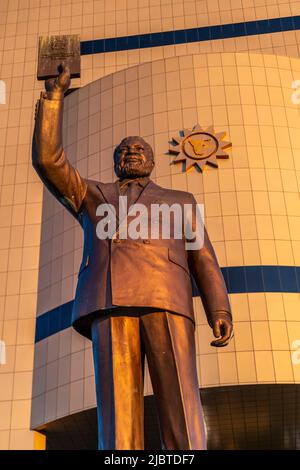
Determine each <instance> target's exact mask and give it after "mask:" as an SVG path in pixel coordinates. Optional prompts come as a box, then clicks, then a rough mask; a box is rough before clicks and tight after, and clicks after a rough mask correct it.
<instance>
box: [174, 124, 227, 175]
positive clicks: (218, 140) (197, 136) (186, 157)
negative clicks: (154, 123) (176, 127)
mask: <svg viewBox="0 0 300 470" xmlns="http://www.w3.org/2000/svg"><path fill="white" fill-rule="evenodd" d="M225 136H226V132H215V130H214V127H213V126H209V127H208V128H206V129H204V128H202V127H201V126H200V125H199V124H196V125H195V126H194V127H193V129H192V130H190V129H183V130H182V131H181V132H180V133H179V137H178V136H176V137H173V138H172V140H171V142H170V147H169V153H170V154H172V155H175V158H174V160H173V161H172V163H173V164H177V163H182V164H184V166H185V171H191V170H192V169H193V168H198V169H199V170H200V171H201V172H202V171H204V170H205V167H206V165H209V166H212V167H214V168H218V161H217V159H219V158H220V159H225V158H229V155H228V153H226V152H225V150H226V149H228V148H230V147H232V143H231V142H229V141H226V140H223V139H224V138H225Z"/></svg>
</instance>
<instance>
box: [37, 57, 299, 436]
mask: <svg viewBox="0 0 300 470" xmlns="http://www.w3.org/2000/svg"><path fill="white" fill-rule="evenodd" d="M299 74H300V60H298V59H289V58H286V57H281V56H274V55H261V54H260V55H258V54H248V53H224V54H197V55H188V56H185V57H179V58H169V59H164V60H159V61H155V62H152V63H146V64H142V65H139V66H135V67H132V68H129V69H127V70H125V71H120V72H117V73H115V74H112V75H109V76H107V77H104V78H102V79H100V80H97V81H95V82H93V83H91V84H89V85H87V86H85V87H84V88H81V89H80V90H78V91H75V92H73V93H72V94H71V95H70V96H68V97H67V98H66V105H65V113H64V146H65V149H66V152H67V155H68V157H69V159H70V160H71V161H72V162H73V163H74V164H75V165H76V167H77V168H78V170H79V171H80V172H81V174H82V175H83V176H85V177H89V178H92V179H99V180H101V181H104V182H106V181H107V182H108V181H113V179H114V174H113V167H112V153H113V149H114V147H115V145H116V144H117V143H118V142H119V141H120V139H121V138H123V137H124V136H126V135H141V136H143V137H144V138H145V139H146V140H147V141H149V142H150V143H151V144H152V145H153V147H154V151H155V156H156V166H155V170H154V174H153V179H154V180H155V181H156V182H157V183H158V184H160V185H162V186H165V187H168V188H172V189H182V190H188V191H191V192H192V193H193V194H194V195H195V196H196V199H197V200H198V202H203V203H204V205H205V223H206V226H207V229H208V232H209V235H210V238H211V241H212V243H213V245H214V248H215V251H216V254H217V257H218V260H219V263H220V265H221V267H222V269H223V273H224V276H225V278H226V281H227V285H228V289H229V292H230V300H231V305H232V309H233V316H234V320H235V337H234V340H233V341H232V342H231V344H230V346H229V347H227V348H221V349H214V348H212V347H210V345H209V343H210V341H211V339H212V333H211V330H210V328H209V327H208V325H207V324H206V319H205V316H204V313H203V309H202V306H201V302H200V300H199V298H195V300H194V301H195V311H196V318H197V329H196V334H197V357H198V372H199V380H200V384H201V387H202V388H206V387H216V386H224V385H227V386H229V385H238V384H239V385H246V384H263V383H266V384H272V383H278V384H279V383H281V384H283V383H284V384H286V383H291V384H292V383H299V382H300V363H299V354H298V353H297V350H296V349H297V347H299V339H300V318H299V294H298V292H299V277H298V278H297V275H298V276H299V268H298V269H297V266H299V258H300V249H299V243H300V239H299V237H300V235H299V234H300V225H299V223H300V217H299V216H300V211H299V169H300V163H299V161H300V160H299V157H300V139H299V128H300V115H299V108H298V107H297V105H295V104H294V103H293V101H292V97H291V95H292V92H293V90H292V88H291V83H292V82H293V81H294V80H296V79H297V77H298V76H299ZM197 123H199V124H200V125H201V126H203V127H206V126H207V127H208V126H210V125H211V124H213V125H214V129H215V131H216V132H221V131H226V132H227V137H226V139H227V140H230V141H231V142H232V149H231V150H228V153H229V159H225V160H223V159H219V160H218V164H219V168H218V169H216V168H211V167H206V169H205V171H204V172H203V173H202V174H200V173H198V172H196V171H195V170H193V171H190V172H188V173H186V172H184V171H183V170H182V166H181V165H180V164H177V165H170V163H171V162H172V160H173V158H172V157H171V155H168V154H167V152H168V147H169V145H168V142H169V141H170V139H171V138H172V137H173V136H177V135H178V132H179V131H180V130H181V129H183V128H190V129H191V128H192V127H193V126H194V125H195V124H197ZM42 214H43V223H42V235H41V251H40V269H39V294H38V315H39V317H38V319H37V340H38V341H37V343H36V351H35V370H34V381H33V400H32V427H33V428H36V427H38V426H41V425H43V424H45V423H47V422H51V421H53V420H55V419H58V418H60V417H63V416H66V415H69V414H72V413H75V412H78V411H81V410H84V409H88V408H91V407H94V406H95V393H94V379H93V364H92V354H91V343H90V342H89V341H88V340H86V339H84V338H82V337H80V336H79V335H78V334H77V333H76V332H74V331H73V330H72V329H71V328H70V327H68V325H69V324H68V321H69V320H68V318H69V317H68V315H69V313H68V312H69V311H70V305H71V304H70V303H69V302H71V301H72V299H73V297H74V289H75V286H76V281H77V272H78V268H79V264H80V261H81V255H82V233H81V229H80V227H79V226H78V225H77V224H76V222H75V221H73V220H72V218H71V216H69V215H68V214H67V212H66V211H65V210H64V209H63V208H62V207H61V206H60V205H59V204H58V203H57V202H56V201H55V200H54V198H53V197H52V196H51V195H50V194H49V193H48V192H45V194H44V199H43V210H42ZM297 341H298V343H297ZM145 393H146V394H151V393H152V390H151V384H150V380H149V377H148V374H147V378H146V387H145Z"/></svg>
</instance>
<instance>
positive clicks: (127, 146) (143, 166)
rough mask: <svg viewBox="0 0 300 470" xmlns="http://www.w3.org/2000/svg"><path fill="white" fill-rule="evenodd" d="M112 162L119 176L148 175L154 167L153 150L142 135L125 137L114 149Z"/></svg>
mask: <svg viewBox="0 0 300 470" xmlns="http://www.w3.org/2000/svg"><path fill="white" fill-rule="evenodd" d="M114 162H115V172H116V175H117V176H118V177H119V178H138V177H141V176H149V175H150V173H151V171H152V170H153V167H154V157H153V150H152V148H151V146H150V145H149V144H147V142H145V141H144V139H142V137H138V136H134V137H126V138H125V139H123V140H122V142H121V143H120V144H119V145H118V147H116V149H115V152H114Z"/></svg>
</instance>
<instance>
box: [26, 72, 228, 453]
mask: <svg viewBox="0 0 300 470" xmlns="http://www.w3.org/2000/svg"><path fill="white" fill-rule="evenodd" d="M59 72H60V73H59V76H58V77H57V78H56V79H50V80H47V81H46V92H42V93H41V98H40V100H39V101H38V103H37V109H36V125H35V131H34V138H33V153H32V159H33V166H34V168H35V169H36V171H37V173H38V174H39V176H40V178H41V179H42V181H43V182H44V183H45V185H46V186H47V188H48V189H49V190H50V191H51V193H52V194H53V195H54V196H55V197H56V198H57V199H58V200H59V201H60V202H61V203H62V204H63V205H64V206H65V207H66V208H67V209H68V210H69V211H70V213H71V214H72V215H73V216H74V217H75V218H76V219H77V220H78V222H79V224H80V225H81V227H82V228H83V230H84V251H83V260H82V264H81V267H80V270H79V276H78V284H77V290H76V296H75V300H74V306H73V326H74V328H75V329H76V330H77V331H78V332H79V333H81V334H82V335H84V336H86V337H87V338H90V339H92V342H93V355H94V365H95V379H96V395H97V407H98V435H99V438H98V442H99V449H106V450H113V449H128V450H133V449H143V448H144V435H143V434H144V429H143V395H144V394H143V373H144V359H145V355H146V357H147V361H148V365H149V372H150V376H151V381H152V386H153V390H154V394H155V397H156V401H157V408H158V414H159V423H160V430H161V438H162V446H163V448H165V449H174V450H179V449H205V448H206V438H205V431H204V421H203V412H202V407H201V402H200V397H199V385H198V379H197V369H196V352H195V321H194V312H193V302H192V285H191V275H192V276H193V278H194V280H195V283H196V285H197V288H198V290H199V293H200V296H201V299H202V303H203V305H204V309H205V312H206V315H207V319H208V323H209V325H210V326H211V328H212V329H213V333H214V336H215V337H216V338H218V339H216V340H214V341H212V343H211V344H212V345H213V346H225V345H226V344H228V342H229V340H230V338H231V335H232V316H231V311H230V305H229V301H228V294H227V291H226V286H225V283H224V279H223V277H222V273H221V271H220V268H219V265H218V262H217V259H216V256H215V253H214V250H213V248H212V245H211V243H210V241H209V238H208V235H207V232H206V230H205V228H204V229H203V230H204V232H203V234H204V235H203V244H202V246H201V247H198V248H197V249H191V250H186V241H187V240H186V239H185V237H184V236H182V237H181V238H180V237H177V236H175V235H174V233H173V235H170V237H162V236H158V237H153V238H151V236H149V237H140V238H137V237H131V238H130V237H127V238H126V237H124V236H123V235H122V230H123V229H124V223H123V222H124V221H121V220H118V218H117V216H116V221H115V220H113V218H114V216H115V215H116V214H118V213H119V208H120V207H119V201H120V200H122V201H123V200H124V196H126V197H127V202H128V207H129V206H132V204H134V203H138V204H142V205H143V207H145V208H146V210H148V209H150V206H152V205H153V204H165V205H167V206H172V205H173V204H177V206H179V207H180V208H184V206H189V207H191V206H192V207H195V205H196V202H195V198H194V196H193V195H192V194H190V193H188V192H184V191H175V190H170V189H165V188H162V187H160V186H158V185H156V184H155V183H154V182H153V181H152V180H151V179H150V174H151V171H152V169H153V167H154V155H153V151H152V148H151V147H150V145H149V144H147V143H146V142H145V141H144V140H143V139H142V138H141V137H126V138H124V139H123V140H122V142H121V143H120V144H119V145H118V146H117V148H116V149H115V152H114V169H115V173H116V175H117V177H118V179H117V181H115V182H114V183H101V182H99V181H92V180H88V179H86V178H83V177H82V176H80V175H79V173H78V171H77V170H76V169H75V168H73V166H72V165H71V164H70V163H69V161H68V159H67V157H66V155H65V152H64V148H63V143H62V120H63V102H64V92H65V91H66V90H67V89H68V87H69V85H70V74H69V69H68V68H67V67H64V66H63V65H61V66H60V68H59ZM99 158H100V157H99ZM120 196H123V198H122V197H121V199H120ZM103 204H106V206H105V207H108V212H111V219H110V218H109V217H108V216H107V217H106V225H107V227H108V232H109V226H110V224H112V227H113V228H112V230H111V232H110V234H111V235H110V236H108V237H106V238H105V237H99V230H98V229H99V225H98V224H99V221H100V220H103V218H102V219H101V216H99V214H100V212H101V211H100V212H99V209H98V208H99V207H100V208H101V207H102V206H103ZM108 205H109V206H108ZM110 207H112V208H115V211H114V210H113V209H112V210H110V209H109V208H110ZM102 215H103V214H102ZM129 216H130V214H128V213H126V212H125V219H126V218H127V219H128V220H129V218H130V217H129ZM150 218H151V211H149V216H148V215H147V218H146V219H147V221H149V223H151V220H150ZM128 220H127V222H128ZM193 220H194V218H193ZM156 223H157V221H156ZM114 224H115V225H114ZM122 224H123V225H122ZM97 227H98V228H97ZM122 227H123V228H122ZM125 227H126V224H125ZM121 228H122V230H121ZM159 233H160V235H161V232H159Z"/></svg>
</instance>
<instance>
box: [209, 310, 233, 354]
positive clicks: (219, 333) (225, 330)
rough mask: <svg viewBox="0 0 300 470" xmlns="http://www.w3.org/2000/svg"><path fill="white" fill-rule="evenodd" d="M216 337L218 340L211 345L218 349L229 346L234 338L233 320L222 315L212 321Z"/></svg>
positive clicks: (217, 315)
mask: <svg viewBox="0 0 300 470" xmlns="http://www.w3.org/2000/svg"><path fill="white" fill-rule="evenodd" d="M212 328H213V333H214V337H215V338H218V339H216V340H214V341H212V342H211V343H210V345H211V346H215V347H217V348H220V347H223V346H227V345H228V344H229V342H230V340H231V338H232V337H233V325H232V321H231V318H230V317H229V316H228V315H224V314H222V313H220V314H216V316H215V317H214V319H213V321H212Z"/></svg>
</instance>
